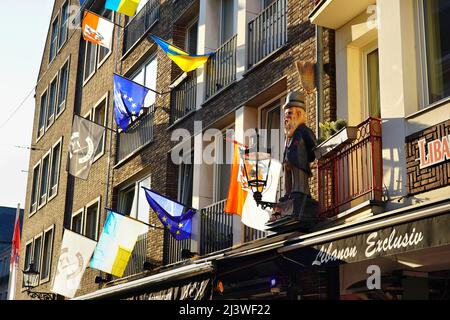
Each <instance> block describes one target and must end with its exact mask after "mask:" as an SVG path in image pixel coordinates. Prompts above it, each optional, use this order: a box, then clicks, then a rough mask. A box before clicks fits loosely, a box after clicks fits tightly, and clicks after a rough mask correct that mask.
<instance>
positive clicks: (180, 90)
mask: <svg viewBox="0 0 450 320" xmlns="http://www.w3.org/2000/svg"><path fill="white" fill-rule="evenodd" d="M196 103H197V77H196V74H195V72H193V73H189V74H188V76H187V77H186V78H185V79H183V81H181V82H180V84H178V86H176V87H175V88H174V89H173V90H172V93H171V97H170V117H171V122H172V123H174V122H175V121H177V120H178V119H180V118H183V117H184V116H185V115H186V114H188V113H189V112H191V111H192V110H195V107H196Z"/></svg>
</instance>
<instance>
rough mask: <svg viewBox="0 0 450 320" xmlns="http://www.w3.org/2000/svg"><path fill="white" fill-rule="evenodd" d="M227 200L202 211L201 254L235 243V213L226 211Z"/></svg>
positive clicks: (228, 246)
mask: <svg viewBox="0 0 450 320" xmlns="http://www.w3.org/2000/svg"><path fill="white" fill-rule="evenodd" d="M225 202H226V200H223V201H220V202H217V203H215V204H213V205H211V206H208V207H206V208H203V209H202V210H201V212H200V214H201V218H200V219H201V220H200V221H201V222H200V225H201V226H200V255H205V254H208V253H211V252H215V251H219V250H222V249H226V248H230V247H231V246H232V245H233V215H231V214H228V213H225V212H224V209H225Z"/></svg>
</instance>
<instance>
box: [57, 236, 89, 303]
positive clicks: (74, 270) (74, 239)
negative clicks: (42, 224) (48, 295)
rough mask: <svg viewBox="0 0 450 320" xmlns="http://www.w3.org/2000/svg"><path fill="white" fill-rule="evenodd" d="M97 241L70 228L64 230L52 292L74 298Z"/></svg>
mask: <svg viewBox="0 0 450 320" xmlns="http://www.w3.org/2000/svg"><path fill="white" fill-rule="evenodd" d="M96 245H97V242H96V241H94V240H91V239H89V238H86V237H83V236H81V235H79V234H77V233H75V232H72V231H70V230H67V229H66V230H64V237H63V241H62V245H61V254H60V256H59V260H58V266H57V269H56V276H55V279H54V280H53V288H52V292H54V293H57V294H60V295H63V296H65V297H67V298H73V297H74V296H75V293H76V292H77V289H78V287H79V285H80V282H81V278H82V277H83V274H84V271H85V269H86V267H87V265H88V264H89V261H90V259H91V256H92V254H93V253H94V249H95V247H96Z"/></svg>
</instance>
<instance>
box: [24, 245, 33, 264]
mask: <svg viewBox="0 0 450 320" xmlns="http://www.w3.org/2000/svg"><path fill="white" fill-rule="evenodd" d="M32 245H33V243H29V244H27V246H26V247H25V264H24V269H27V268H28V266H29V265H30V262H31V249H32Z"/></svg>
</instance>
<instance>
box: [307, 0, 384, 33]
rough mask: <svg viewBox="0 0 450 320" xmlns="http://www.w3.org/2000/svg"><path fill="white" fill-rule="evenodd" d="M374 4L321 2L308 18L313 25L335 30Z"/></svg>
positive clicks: (340, 0)
mask: <svg viewBox="0 0 450 320" xmlns="http://www.w3.org/2000/svg"><path fill="white" fill-rule="evenodd" d="M374 4H376V0H358V1H349V0H323V1H321V2H320V4H319V5H317V6H316V7H315V8H314V10H313V11H312V12H311V14H310V15H309V18H310V20H311V23H313V24H316V25H319V26H323V27H326V28H330V29H334V30H336V29H339V28H340V27H342V26H343V25H344V24H346V23H347V22H349V21H350V20H352V19H353V18H355V17H356V16H358V15H359V14H361V13H362V12H367V9H368V8H369V6H370V5H374ZM372 13H373V12H372Z"/></svg>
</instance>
